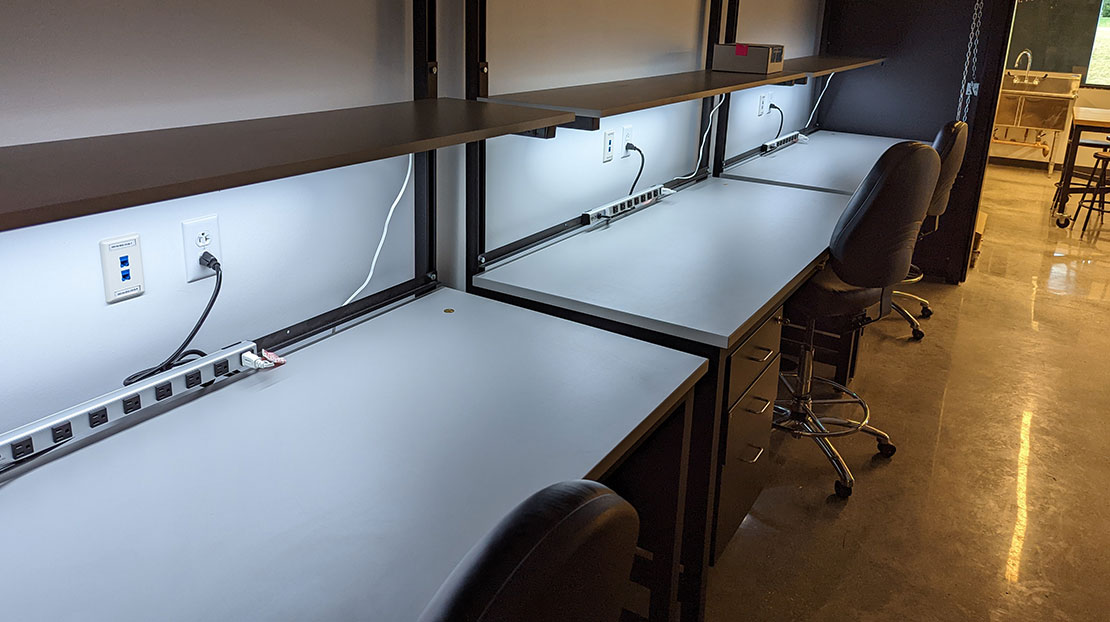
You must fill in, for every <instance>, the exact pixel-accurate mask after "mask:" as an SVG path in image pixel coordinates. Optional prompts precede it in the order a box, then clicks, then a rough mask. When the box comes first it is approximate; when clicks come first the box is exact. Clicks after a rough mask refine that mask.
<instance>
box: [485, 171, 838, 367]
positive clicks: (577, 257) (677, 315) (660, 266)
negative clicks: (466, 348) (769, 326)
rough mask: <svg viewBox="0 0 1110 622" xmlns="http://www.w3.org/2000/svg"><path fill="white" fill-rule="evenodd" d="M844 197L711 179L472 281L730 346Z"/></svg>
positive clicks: (796, 267) (783, 284)
mask: <svg viewBox="0 0 1110 622" xmlns="http://www.w3.org/2000/svg"><path fill="white" fill-rule="evenodd" d="M847 201H848V197H846V196H844V195H841V194H834V193H829V192H816V191H812V190H799V189H796V188H787V187H783V186H773V185H767V184H758V183H749V182H741V181H730V180H727V179H709V180H706V181H703V182H701V183H698V184H696V185H694V186H692V187H690V188H687V189H685V190H682V191H681V192H678V193H677V194H674V195H672V196H669V197H665V198H664V199H663V200H662V202H660V203H658V204H656V205H653V206H651V207H648V208H646V209H644V210H643V211H641V212H635V213H632V214H631V215H629V216H627V217H624V218H621V219H619V220H616V221H614V222H613V223H612V224H610V225H608V226H607V227H601V228H598V229H594V230H592V231H588V232H584V233H580V234H578V235H575V236H573V237H570V238H567V239H565V240H562V241H559V242H557V243H555V244H552V245H550V246H547V247H545V248H543V249H541V250H538V251H536V252H533V253H531V254H528V255H524V256H522V257H519V258H516V259H513V260H511V261H509V262H508V263H506V264H504V265H500V266H496V267H494V268H493V269H491V270H488V271H486V272H484V273H482V274H480V275H478V276H476V277H475V278H474V283H475V285H477V286H480V287H483V288H486V289H490V290H494V291H497V292H501V293H505V294H512V295H515V296H519V297H521V298H525V299H529V300H534V301H537V302H542V303H547V304H551V305H554V306H557V307H561V308H565V309H571V310H574V311H580V312H583V313H587V314H589V315H593V316H595V317H602V318H606V319H610V320H614V321H618V322H621V323H624V324H629V325H632V326H638V327H640V328H647V329H650V330H654V331H657V332H661V333H664V334H668V335H672V336H677V337H682V338H686V339H691V340H694V341H697V342H699V343H703V344H708V345H711V346H717V347H721V348H725V347H730V346H732V345H733V344H735V343H736V342H737V341H738V340H739V339H740V338H742V337H743V336H744V334H745V333H746V332H747V331H748V330H750V329H751V328H754V322H756V321H757V320H758V319H759V318H760V316H761V315H762V314H764V313H765V312H767V311H770V310H772V309H769V308H768V305H769V303H770V302H771V301H772V300H773V299H774V298H775V297H776V296H777V295H779V294H780V293H781V292H783V291H784V290H786V289H787V288H789V287H790V286H791V284H792V283H793V282H794V281H795V280H796V279H797V278H798V277H799V275H801V274H803V273H804V272H806V271H807V269H808V268H809V267H810V266H812V265H813V264H814V262H815V261H817V260H818V259H819V258H820V257H821V256H822V255H823V254H824V253H825V251H826V250H827V249H828V246H829V239H830V237H831V234H832V230H833V228H834V227H835V225H836V222H837V220H838V219H839V218H840V215H841V213H842V212H843V211H844V207H845V206H846V205H847Z"/></svg>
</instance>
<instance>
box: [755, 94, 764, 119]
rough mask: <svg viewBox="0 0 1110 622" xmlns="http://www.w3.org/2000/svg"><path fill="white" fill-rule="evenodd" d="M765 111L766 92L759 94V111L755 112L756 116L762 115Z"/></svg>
mask: <svg viewBox="0 0 1110 622" xmlns="http://www.w3.org/2000/svg"><path fill="white" fill-rule="evenodd" d="M766 112H767V94H766V93H760V95H759V111H758V112H756V115H755V116H757V117H762V116H763V115H764V114H765V113H766Z"/></svg>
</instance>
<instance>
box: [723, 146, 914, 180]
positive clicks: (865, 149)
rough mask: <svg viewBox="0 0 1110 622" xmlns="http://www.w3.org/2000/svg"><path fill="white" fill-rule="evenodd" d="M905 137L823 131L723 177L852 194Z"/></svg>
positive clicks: (734, 168)
mask: <svg viewBox="0 0 1110 622" xmlns="http://www.w3.org/2000/svg"><path fill="white" fill-rule="evenodd" d="M904 140H905V139H902V138H887V137H885V136H866V135H864V134H846V133H843V132H829V131H820V132H814V133H813V134H810V135H809V142H808V143H805V144H803V143H797V144H794V145H790V146H789V147H784V148H782V149H780V150H778V151H774V152H772V153H771V154H770V155H762V156H757V157H754V158H752V159H750V160H747V161H744V162H741V163H740V164H737V165H736V166H733V167H731V168H729V169H727V170H726V171H725V173H724V175H723V176H724V177H727V178H730V179H744V180H747V181H759V182H765V183H776V184H787V185H791V186H797V187H807V188H812V189H815V190H825V191H828V192H839V193H841V194H852V193H853V192H855V191H856V188H858V187H859V185H860V182H862V181H863V180H864V178H865V177H867V174H868V173H869V172H871V167H872V166H874V165H875V162H876V161H877V160H878V159H879V156H881V155H883V152H885V151H886V150H887V149H889V148H890V147H891V145H895V144H897V143H900V142H903V141H904Z"/></svg>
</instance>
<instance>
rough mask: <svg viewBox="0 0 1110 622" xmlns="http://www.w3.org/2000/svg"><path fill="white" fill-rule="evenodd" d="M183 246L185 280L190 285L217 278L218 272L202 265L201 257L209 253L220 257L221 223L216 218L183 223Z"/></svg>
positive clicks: (210, 217)
mask: <svg viewBox="0 0 1110 622" xmlns="http://www.w3.org/2000/svg"><path fill="white" fill-rule="evenodd" d="M181 245H182V246H183V247H184V248H185V280H186V281H188V282H189V283H192V282H193V281H199V280H201V279H206V278H208V277H210V276H215V275H216V271H215V270H212V269H211V268H206V267H204V266H202V265H200V256H201V255H203V254H204V251H208V252H209V253H212V254H213V255H215V256H216V259H223V256H222V255H220V221H219V220H218V219H217V217H216V216H205V217H204V218H194V219H192V220H185V221H182V223H181Z"/></svg>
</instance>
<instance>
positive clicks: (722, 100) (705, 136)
mask: <svg viewBox="0 0 1110 622" xmlns="http://www.w3.org/2000/svg"><path fill="white" fill-rule="evenodd" d="M723 103H725V96H724V95H721V96H720V101H718V102H717V105H716V106H713V110H710V111H709V125H707V126H706V128H705V134H703V135H702V137H701V147H699V148H698V163H697V164H695V165H694V172H693V173H690V174H689V175H684V176H682V177H675V178H674V179H672V180H671V181H679V180H682V179H690V178H691V177H693V176H694V175H697V174H698V171H700V170H701V161H702V158H704V157H705V141H707V140H709V130H710V129H711V128H712V127H713V118H714V117H713V115H715V114H717V109H718V108H720V107H721V104H723Z"/></svg>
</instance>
